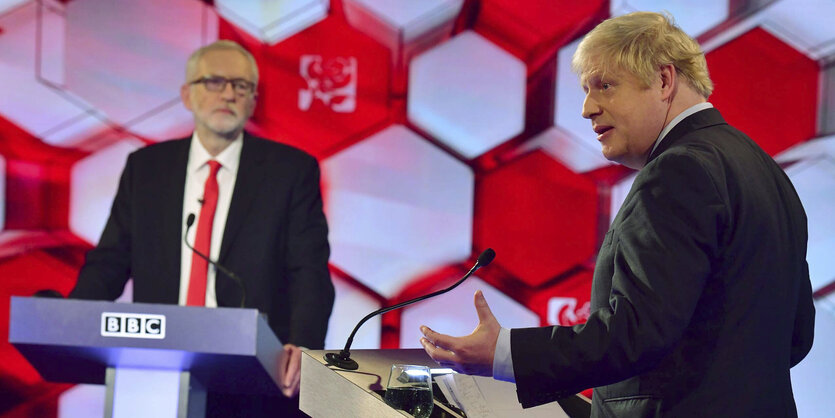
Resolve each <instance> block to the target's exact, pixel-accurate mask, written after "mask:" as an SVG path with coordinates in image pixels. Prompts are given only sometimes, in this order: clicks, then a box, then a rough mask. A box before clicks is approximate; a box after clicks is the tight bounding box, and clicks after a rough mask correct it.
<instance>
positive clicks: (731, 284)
mask: <svg viewBox="0 0 835 418" xmlns="http://www.w3.org/2000/svg"><path fill="white" fill-rule="evenodd" d="M806 241H807V236H806V216H805V213H804V211H803V207H802V206H801V204H800V200H799V199H798V196H797V194H796V192H795V190H794V187H793V186H792V184H791V182H790V181H789V179H788V177H787V176H786V175H785V173H784V172H783V170H782V169H781V168H780V167H779V166H778V165H777V164H776V163H775V162H774V161H773V160H772V159H771V157H769V156H768V155H767V154H766V153H765V152H763V151H762V149H760V148H759V147H758V146H757V145H756V144H755V143H754V142H753V141H751V139H749V138H748V137H747V136H745V135H744V134H743V133H741V132H739V131H738V130H736V129H734V128H733V127H731V126H729V125H728V124H727V123H725V121H724V120H723V119H722V117H721V115H720V114H719V112H718V111H716V110H715V109H708V110H703V111H700V112H697V113H695V114H693V115H691V116H689V117H687V118H685V119H684V120H683V121H682V122H680V123H679V124H678V125H676V126H675V127H674V128H673V129H672V130H671V131H670V133H669V134H668V135H667V137H665V138H664V139H663V141H662V142H661V143H660V145H659V146H658V148H657V149H656V150H655V151H654V152H653V153H652V155H650V157H649V162H648V163H647V165H646V166H645V167H644V168H643V169H642V170H641V171H640V172H639V173H638V176H637V178H636V179H635V182H634V184H633V186H632V189H631V190H630V192H629V194H628V196H627V197H626V200H625V202H624V204H623V206H622V207H621V210H620V212H619V213H618V215H617V217H616V218H615V220H614V222H613V223H612V227H611V229H610V230H609V232H608V233H607V234H606V237H605V239H604V242H603V245H602V247H601V249H600V253H599V254H598V258H597V265H596V268H595V272H594V279H593V284H592V298H591V308H592V314H591V315H590V317H589V319H588V322H587V323H586V324H584V325H578V326H575V327H553V328H530V329H517V330H512V331H511V350H512V356H513V365H514V372H515V375H516V381H517V389H518V397H519V400H520V402H522V404H523V405H525V406H533V405H536V404H540V403H544V402H549V401H552V400H554V399H557V398H560V397H563V396H567V395H570V394H573V393H576V392H578V391H580V390H583V389H585V388H588V387H596V388H595V390H594V399H593V404H592V416H606V417H609V416H617V417H643V416H672V417H684V416H694V417H708V416H729V417H731V416H733V417H770V416H780V417H784V416H796V415H797V412H796V409H795V404H794V399H793V396H792V389H791V381H790V378H789V368H790V367H792V366H794V365H795V364H797V363H798V362H799V361H800V360H801V359H802V358H803V357H804V356H805V355H806V354H807V353H808V351H809V349H810V348H811V345H812V334H813V329H814V306H813V304H812V296H811V284H810V282H809V273H808V267H807V264H806Z"/></svg>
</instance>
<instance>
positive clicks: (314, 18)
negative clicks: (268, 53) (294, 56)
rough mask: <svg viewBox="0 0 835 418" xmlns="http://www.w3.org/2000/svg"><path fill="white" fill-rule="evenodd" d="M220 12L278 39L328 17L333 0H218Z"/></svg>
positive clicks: (273, 40)
mask: <svg viewBox="0 0 835 418" xmlns="http://www.w3.org/2000/svg"><path fill="white" fill-rule="evenodd" d="M215 7H216V8H217V12H218V14H220V15H221V16H223V17H224V18H225V19H226V20H228V21H230V22H232V23H234V24H235V25H236V26H238V27H240V28H242V29H243V30H245V31H246V32H247V33H249V34H250V35H252V36H254V37H255V38H257V39H260V40H262V41H264V42H266V43H269V44H275V43H278V42H280V41H282V40H284V39H287V38H289V37H291V36H293V35H295V34H296V33H298V32H301V31H302V30H304V29H306V28H308V27H310V26H312V25H313V24H314V23H316V22H319V21H320V20H322V19H324V18H325V17H326V16H327V14H328V8H329V7H330V1H329V0H245V1H240V0H215Z"/></svg>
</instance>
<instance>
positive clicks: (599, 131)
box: [593, 125, 614, 141]
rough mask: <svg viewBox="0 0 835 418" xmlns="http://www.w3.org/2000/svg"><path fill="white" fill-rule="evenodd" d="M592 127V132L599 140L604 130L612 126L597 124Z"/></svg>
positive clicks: (607, 130)
mask: <svg viewBox="0 0 835 418" xmlns="http://www.w3.org/2000/svg"><path fill="white" fill-rule="evenodd" d="M593 129H594V132H595V133H596V134H597V140H598V141H599V140H601V139H602V138H603V136H604V135H606V132H609V131H611V130H612V129H614V128H613V127H611V126H605V125H598V126H594V127H593Z"/></svg>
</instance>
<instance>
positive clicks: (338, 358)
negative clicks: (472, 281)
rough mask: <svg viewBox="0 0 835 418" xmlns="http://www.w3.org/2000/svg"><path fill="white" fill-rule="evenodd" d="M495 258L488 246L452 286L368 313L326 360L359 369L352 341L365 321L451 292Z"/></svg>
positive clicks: (494, 253)
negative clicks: (340, 347) (352, 354)
mask: <svg viewBox="0 0 835 418" xmlns="http://www.w3.org/2000/svg"><path fill="white" fill-rule="evenodd" d="M494 258H496V252H495V251H493V249H492V248H488V249H486V250H484V252H482V253H481V255H479V256H478V260H476V262H475V264H473V267H472V268H471V269H470V271H468V272H467V274H465V275H464V277H462V278H461V279H460V280H458V281H457V282H455V284H453V285H452V286H450V287H448V288H446V289H441V290H438V291H437V292H433V293H430V294H428V295H423V296H419V297H417V298H414V299H412V300H407V301H405V302H401V303H398V304H397V305H394V306H389V307H388V308H382V309H378V310H376V311H374V312H371V313H370V314H368V315H366V316H365V318H362V320H361V321H360V322H359V323H358V324H357V326H356V327H354V330H353V331H352V332H351V336H349V337H348V341H347V342H345V348H343V349H342V351H340V352H339V353H338V354H337V353H325V361H326V362H327V363H328V364H330V365H331V366H336V367H339V368H340V369H345V370H356V369H358V368H359V364H357V362H356V361H355V360H354V359H352V358H351V351H350V350H351V343H353V342H354V335H355V334H356V333H357V330H359V329H360V327H361V326H362V324H364V323H365V321H368V320H369V319H371V318H372V317H374V316H376V315H380V314H384V313H386V312H388V311H393V310H395V309H400V308H402V307H404V306H406V305H411V304H413V303H415V302H420V301H422V300H424V299H429V298H431V297H435V296H438V295H440V294H443V293H446V292H449V291H450V290H452V289H455V288H456V287H458V285H460V284H461V283H463V282H464V280H467V278H468V277H470V276H471V275H472V274H473V273H475V271H476V270H478V269H480V268H482V267H484V266H486V265H488V264H490V263H491V262H492V261H493V259H494Z"/></svg>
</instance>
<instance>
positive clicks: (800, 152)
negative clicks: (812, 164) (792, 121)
mask: <svg viewBox="0 0 835 418" xmlns="http://www.w3.org/2000/svg"><path fill="white" fill-rule="evenodd" d="M822 155H828V156H831V157H833V158H835V135H831V136H826V137H822V138H815V139H812V140H810V141H806V142H801V143H800V144H797V145H795V146H793V147H791V148H789V149H787V150H785V151H783V152H781V153H779V154H777V155H775V156H774V159H775V160H776V161H777V162H778V163H791V162H795V161H799V160H805V159H810V158H816V157H819V156H822Z"/></svg>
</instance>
